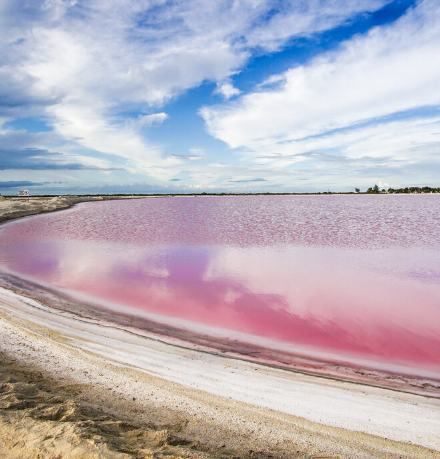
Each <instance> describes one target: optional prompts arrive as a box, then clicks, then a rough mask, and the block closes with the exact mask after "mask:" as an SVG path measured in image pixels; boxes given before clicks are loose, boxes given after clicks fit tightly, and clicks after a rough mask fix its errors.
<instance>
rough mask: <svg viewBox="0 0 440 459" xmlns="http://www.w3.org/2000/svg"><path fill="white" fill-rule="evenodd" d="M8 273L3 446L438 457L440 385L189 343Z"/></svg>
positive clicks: (3, 306)
mask: <svg viewBox="0 0 440 459" xmlns="http://www.w3.org/2000/svg"><path fill="white" fill-rule="evenodd" d="M30 202H32V201H30ZM1 204H2V203H0V205H1ZM33 210H35V209H33ZM22 211H23V209H22ZM7 277H8V276H2V281H3V285H4V286H6V287H8V288H7V289H3V288H2V289H0V334H1V337H2V339H1V343H0V454H1V455H2V457H17V458H22V457H38V454H40V457H44V458H46V457H47V458H52V457H53V458H55V457H63V458H64V457H66V458H70V457H72V458H80V457H88V458H89V457H90V458H94V457H96V458H98V457H100V458H101V457H102V458H113V457H114V458H129V457H166V456H167V457H194V458H198V457H209V458H212V457H222V458H223V457H224V458H228V457H230V458H232V457H243V458H263V457H280V458H284V457H286V458H287V457H299V458H330V457H334V458H373V457H374V458H394V457H395V458H399V457H402V458H440V452H439V451H440V439H439V436H438V432H439V431H440V403H439V399H438V398H435V397H428V396H420V395H417V394H410V393H407V392H402V391H400V390H389V389H383V388H377V387H373V386H371V385H370V386H368V385H363V384H356V383H349V382H344V381H337V380H333V379H327V378H322V377H318V376H310V375H307V374H301V373H295V372H291V371H285V370H283V369H279V368H270V367H268V366H265V365H261V364H259V363H257V362H245V361H241V360H239V359H236V358H231V356H222V355H212V354H208V353H206V352H200V351H199V350H197V349H185V348H182V347H179V346H176V345H172V344H169V343H166V342H161V341H159V340H157V339H156V338H155V336H151V335H150V336H147V335H145V336H142V335H139V334H137V333H135V332H134V330H132V329H130V328H128V330H127V327H122V326H121V325H120V324H116V323H111V322H109V321H108V320H107V317H94V318H91V317H90V316H87V315H86V314H82V313H81V311H82V310H83V309H82V308H85V305H80V304H77V305H76V307H77V312H78V313H77V314H72V312H68V311H67V310H66V309H65V308H61V309H54V308H51V307H48V305H49V306H53V305H54V303H57V302H58V303H59V304H63V302H65V301H66V300H65V299H63V298H61V297H58V296H57V294H56V293H54V292H46V296H45V297H44V296H43V297H40V296H39V295H37V294H35V295H33V294H32V289H29V286H26V285H25V284H26V283H23V284H22V285H21V286H20V285H19V284H17V283H15V285H12V283H11V280H10V279H9V281H8V278H7ZM12 290H14V291H15V292H16V293H14V292H13V291H12ZM35 292H37V290H35ZM31 296H35V297H38V301H36V300H35V299H32V298H30V297H31Z"/></svg>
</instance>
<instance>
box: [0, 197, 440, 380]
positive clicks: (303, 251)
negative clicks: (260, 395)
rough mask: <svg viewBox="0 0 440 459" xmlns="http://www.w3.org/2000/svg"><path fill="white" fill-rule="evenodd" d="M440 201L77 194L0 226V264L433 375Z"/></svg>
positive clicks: (439, 350)
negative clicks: (80, 200) (72, 202)
mask: <svg viewBox="0 0 440 459" xmlns="http://www.w3.org/2000/svg"><path fill="white" fill-rule="evenodd" d="M439 205H440V196H435V195H426V196H423V195H421V196H303V197H300V196H277V197H275V196H248V197H204V198H193V197H181V198H160V199H159V198H158V199H142V200H127V201H106V202H99V203H86V204H81V205H79V206H77V207H75V208H73V209H70V210H68V211H63V212H59V213H55V214H46V215H40V216H37V217H32V218H29V219H25V220H22V221H17V222H14V223H10V224H8V225H6V226H5V227H3V229H2V230H1V231H0V265H2V266H3V268H5V269H8V270H10V271H13V272H15V273H18V274H20V275H24V276H27V277H30V278H32V279H33V280H36V281H39V282H45V283H49V284H50V285H52V286H54V287H58V288H62V289H67V290H68V291H71V292H77V293H81V294H87V295H89V296H90V297H92V298H93V299H94V300H96V301H97V302H98V303H99V302H101V303H102V304H105V303H106V302H112V303H114V304H117V305H119V306H118V307H120V309H121V311H124V310H125V309H126V308H127V307H131V308H136V309H137V310H143V311H147V312H149V313H154V314H158V315H160V316H165V317H168V318H169V317H172V318H178V319H185V320H187V321H190V322H191V323H197V324H203V325H209V326H213V327H217V328H220V329H223V330H226V331H230V332H231V334H232V336H233V333H234V332H244V333H246V334H248V335H249V336H252V337H254V338H253V339H254V341H255V339H257V341H258V339H260V338H261V339H263V338H266V339H270V340H272V342H273V343H277V345H279V347H280V349H283V347H286V348H287V347H288V346H289V345H295V346H299V348H300V349H303V350H304V349H305V350H313V351H314V352H320V351H325V352H330V353H332V354H334V355H336V356H340V357H341V358H345V357H347V358H348V357H350V358H353V357H355V358H359V359H368V360H370V361H371V362H380V363H381V364H382V365H383V364H384V363H385V364H389V365H390V366H391V365H404V366H406V367H409V368H412V369H414V370H415V371H420V370H424V371H425V370H426V371H431V372H435V373H437V374H440V216H439V212H438V209H439ZM207 330H209V328H207ZM262 341H263V340H262Z"/></svg>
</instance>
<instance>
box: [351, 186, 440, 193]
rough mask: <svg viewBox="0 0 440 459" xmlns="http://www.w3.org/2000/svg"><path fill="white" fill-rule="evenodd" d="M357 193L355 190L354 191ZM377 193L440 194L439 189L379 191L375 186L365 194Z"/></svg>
mask: <svg viewBox="0 0 440 459" xmlns="http://www.w3.org/2000/svg"><path fill="white" fill-rule="evenodd" d="M356 191H357V190H356ZM379 193H396V194H397V193H405V194H411V193H412V194H417V193H440V187H439V188H431V187H430V186H423V187H419V186H410V187H406V188H388V190H385V189H382V190H380V189H379V187H378V186H377V185H374V186H373V187H372V188H368V190H367V194H379Z"/></svg>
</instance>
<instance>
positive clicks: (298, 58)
mask: <svg viewBox="0 0 440 459" xmlns="http://www.w3.org/2000/svg"><path fill="white" fill-rule="evenodd" d="M439 50H440V3H439V2H438V0H420V1H412V0H395V1H391V0H309V1H307V2H305V1H299V0H298V1H280V0H278V1H276V0H272V1H271V0H234V1H233V0H217V1H213V0H174V1H164V0H87V1H85V0H32V1H29V0H3V1H2V2H1V4H0V192H1V193H2V194H15V193H16V192H17V190H18V189H21V188H23V187H26V188H28V189H29V190H30V191H31V193H33V194H40V193H41V194H43V193H49V194H52V193H54V194H60V193H131V192H134V193H143V192H145V193H155V192H183V193H186V192H203V191H208V192H209V191H213V192H223V191H226V192H229V191H231V192H236V191H245V192H249V191H256V192H260V191H263V192H264V191H271V192H284V191H291V192H304V191H306V192H307V191H327V190H328V189H330V190H332V191H352V190H353V189H354V187H359V188H361V189H363V190H365V189H366V188H368V187H370V186H372V185H373V184H375V183H377V184H379V186H381V187H388V186H392V187H399V186H409V185H431V186H439V185H440V183H439V179H438V177H439V176H440V174H439V173H440V161H439V153H440V84H439V82H440V56H439V54H440V51H439Z"/></svg>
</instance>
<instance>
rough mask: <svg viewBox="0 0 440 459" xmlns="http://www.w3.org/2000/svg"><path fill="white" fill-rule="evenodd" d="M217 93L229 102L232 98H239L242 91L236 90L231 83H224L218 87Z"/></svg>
mask: <svg viewBox="0 0 440 459" xmlns="http://www.w3.org/2000/svg"><path fill="white" fill-rule="evenodd" d="M215 92H216V93H217V94H221V95H222V96H223V97H224V98H225V99H226V100H229V99H230V98H231V97H234V96H238V95H239V94H240V92H241V91H240V90H239V89H237V88H234V86H233V85H232V84H231V83H222V84H219V85H218V86H217V88H216V90H215Z"/></svg>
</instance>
